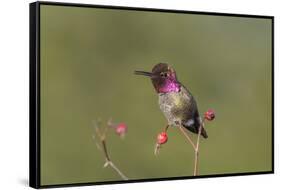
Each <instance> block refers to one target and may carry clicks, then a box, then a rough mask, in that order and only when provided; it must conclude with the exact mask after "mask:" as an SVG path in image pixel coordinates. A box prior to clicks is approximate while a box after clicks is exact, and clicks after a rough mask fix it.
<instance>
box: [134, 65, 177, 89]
mask: <svg viewBox="0 0 281 190" xmlns="http://www.w3.org/2000/svg"><path fill="white" fill-rule="evenodd" d="M135 74H136V75H144V76H148V77H150V79H151V81H152V84H153V86H154V88H155V90H156V91H157V93H167V92H178V91H179V90H180V83H179V82H178V80H177V75H176V71H175V70H174V69H173V68H172V67H171V66H170V65H168V64H167V63H158V64H157V65H155V66H154V67H153V69H152V72H146V71H135Z"/></svg>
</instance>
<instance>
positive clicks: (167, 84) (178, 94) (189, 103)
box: [134, 63, 208, 138]
mask: <svg viewBox="0 0 281 190" xmlns="http://www.w3.org/2000/svg"><path fill="white" fill-rule="evenodd" d="M134 73H135V74H136V75H143V76H147V77H149V78H150V79H151V82H152V84H153V87H154V89H155V90H156V92H157V94H158V97H159V106H160V110H161V111H162V112H163V113H164V116H165V118H166V119H167V121H168V125H169V126H183V127H184V128H186V129H188V130H189V131H191V132H193V133H196V134H198V132H199V128H200V125H201V123H202V120H201V117H200V115H199V112H198V108H197V103H196V100H195V98H194V97H193V96H192V94H191V93H190V91H189V90H188V89H187V88H186V87H185V86H184V85H182V84H181V82H179V81H178V79H177V75H176V71H175V70H174V69H173V68H172V67H171V66H170V65H168V64H167V63H159V64H156V65H155V66H154V67H153V69H152V72H146V71H135V72H134ZM201 135H202V136H203V137H204V138H208V135H207V132H206V130H205V129H204V128H203V127H202V129H201Z"/></svg>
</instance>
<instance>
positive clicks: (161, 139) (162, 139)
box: [157, 132, 168, 144]
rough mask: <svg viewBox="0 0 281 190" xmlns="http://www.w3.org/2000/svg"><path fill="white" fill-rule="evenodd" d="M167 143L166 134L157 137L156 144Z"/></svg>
mask: <svg viewBox="0 0 281 190" xmlns="http://www.w3.org/2000/svg"><path fill="white" fill-rule="evenodd" d="M167 141H168V135H167V133H165V132H162V133H160V134H159V135H158V136H157V143H158V144H165V143H166V142H167Z"/></svg>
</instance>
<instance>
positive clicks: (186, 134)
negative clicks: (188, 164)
mask: <svg viewBox="0 0 281 190" xmlns="http://www.w3.org/2000/svg"><path fill="white" fill-rule="evenodd" d="M179 128H180V130H181V132H182V134H183V135H184V136H185V138H186V139H187V140H188V142H189V143H190V144H191V146H192V148H193V149H194V151H195V150H196V147H195V145H194V143H193V141H192V140H191V138H190V136H189V135H188V133H187V132H186V131H185V130H184V128H183V127H182V126H180V127H179Z"/></svg>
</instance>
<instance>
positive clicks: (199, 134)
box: [193, 118, 205, 176]
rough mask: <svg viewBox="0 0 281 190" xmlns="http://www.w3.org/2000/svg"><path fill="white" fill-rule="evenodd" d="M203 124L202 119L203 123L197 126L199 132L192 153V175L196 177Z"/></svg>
mask: <svg viewBox="0 0 281 190" xmlns="http://www.w3.org/2000/svg"><path fill="white" fill-rule="evenodd" d="M204 123H205V118H204V119H203V121H202V122H201V123H200V126H199V131H198V135H197V142H196V149H195V151H194V154H195V160H194V172H193V175H194V176H197V175H198V173H199V172H198V170H199V169H198V168H199V145H200V137H201V133H202V129H203V127H204Z"/></svg>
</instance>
